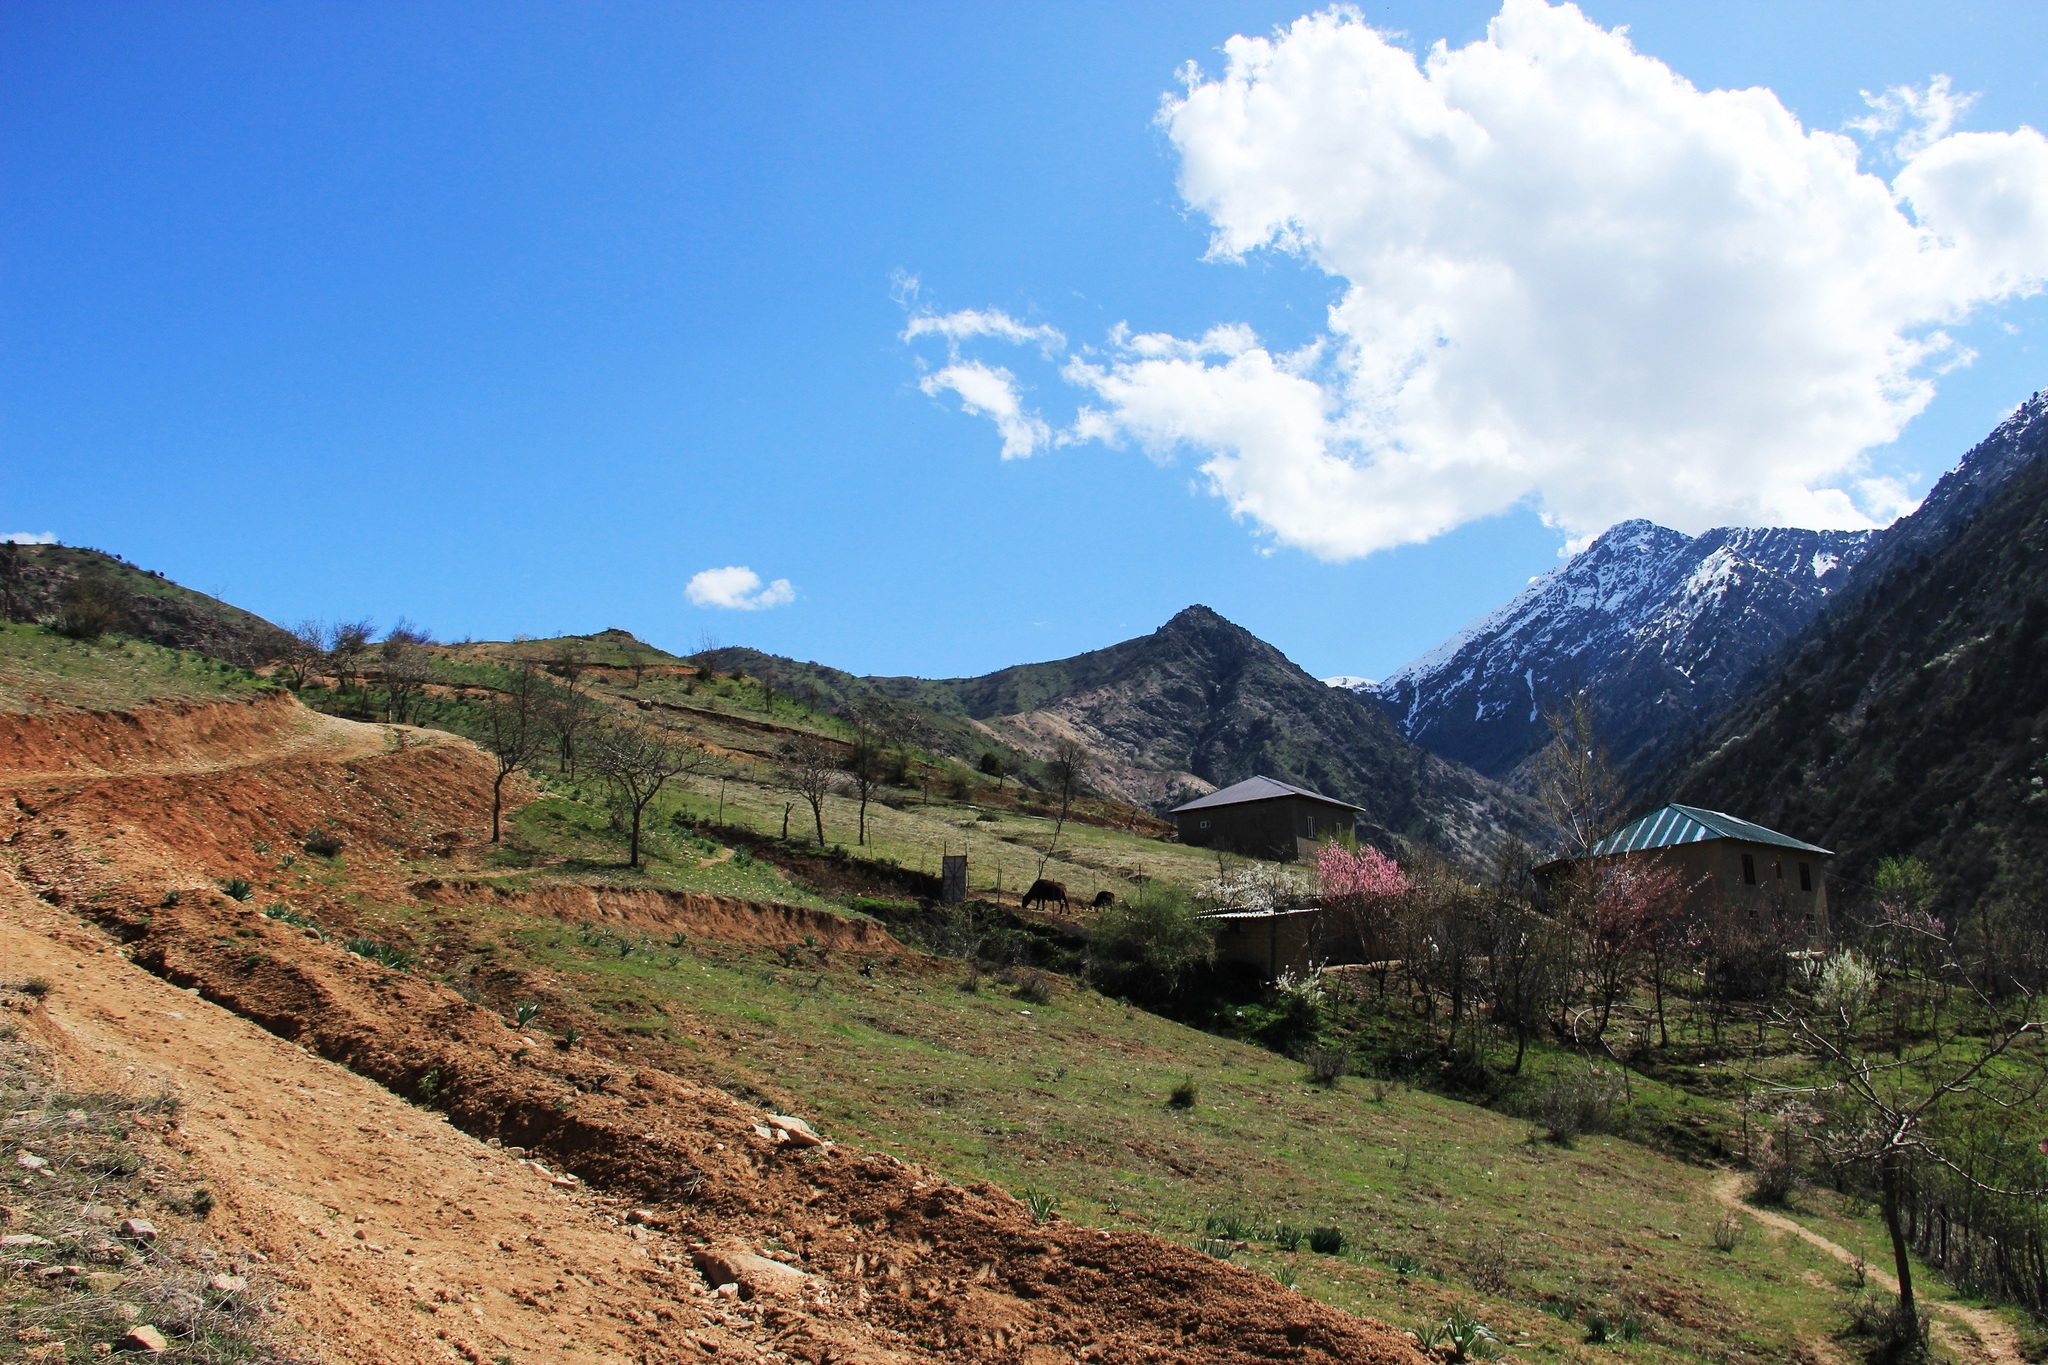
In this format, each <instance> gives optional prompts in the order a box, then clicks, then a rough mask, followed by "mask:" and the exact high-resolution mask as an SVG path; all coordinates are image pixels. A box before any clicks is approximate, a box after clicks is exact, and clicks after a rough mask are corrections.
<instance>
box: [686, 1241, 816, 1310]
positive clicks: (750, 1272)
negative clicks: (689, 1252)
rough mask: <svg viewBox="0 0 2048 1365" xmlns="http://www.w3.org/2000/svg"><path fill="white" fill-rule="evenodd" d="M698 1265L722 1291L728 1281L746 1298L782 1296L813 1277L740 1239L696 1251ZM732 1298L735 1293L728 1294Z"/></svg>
mask: <svg viewBox="0 0 2048 1365" xmlns="http://www.w3.org/2000/svg"><path fill="white" fill-rule="evenodd" d="M694 1259H695V1261H696V1264H697V1269H698V1270H699V1271H700V1272H702V1273H703V1276H704V1278H705V1279H706V1280H709V1281H710V1282H711V1283H712V1284H715V1285H717V1286H718V1292H719V1293H721V1294H724V1293H725V1287H726V1286H727V1285H734V1286H736V1288H735V1289H734V1291H733V1292H734V1293H735V1294H737V1295H739V1296H740V1297H742V1298H749V1299H751V1298H753V1297H754V1296H755V1295H757V1294H768V1295H771V1296H776V1297H780V1296H782V1295H787V1294H796V1293H799V1292H800V1291H801V1290H802V1288H803V1283H804V1281H805V1280H807V1279H809V1278H810V1277H809V1276H808V1275H806V1274H804V1272H803V1271H801V1270H798V1269H797V1268H796V1267H795V1266H788V1265H784V1264H783V1263H782V1262H780V1261H771V1260H769V1259H768V1258H767V1257H766V1256H762V1255H758V1254H756V1253H755V1252H753V1251H751V1250H749V1249H748V1248H746V1247H745V1246H743V1245H741V1244H740V1243H738V1242H730V1241H728V1242H720V1243H716V1244H714V1245H712V1246H709V1247H706V1248H704V1249H703V1250H701V1251H699V1252H697V1253H696V1256H695V1258H694ZM726 1297H728V1298H730V1297H732V1295H727V1296H726Z"/></svg>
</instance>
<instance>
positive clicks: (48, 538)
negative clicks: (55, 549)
mask: <svg viewBox="0 0 2048 1365" xmlns="http://www.w3.org/2000/svg"><path fill="white" fill-rule="evenodd" d="M56 543H57V533H56V532H55V531H0V544H6V545H55V544H56Z"/></svg>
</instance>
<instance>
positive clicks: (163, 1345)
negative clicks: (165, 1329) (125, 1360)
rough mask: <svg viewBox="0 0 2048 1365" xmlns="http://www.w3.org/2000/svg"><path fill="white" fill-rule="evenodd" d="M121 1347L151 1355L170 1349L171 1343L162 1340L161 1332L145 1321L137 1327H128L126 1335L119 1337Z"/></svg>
mask: <svg viewBox="0 0 2048 1365" xmlns="http://www.w3.org/2000/svg"><path fill="white" fill-rule="evenodd" d="M121 1349H122V1350H124V1351H147V1352H149V1353H150V1354H151V1355H162V1354H163V1353H164V1352H165V1351H168V1350H170V1349H171V1343H170V1342H168V1341H165V1340H164V1334H163V1333H162V1332H159V1331H157V1330H156V1328H154V1327H152V1326H150V1325H149V1324H148V1323H146V1322H145V1323H143V1324H142V1325H140V1326H139V1327H131V1328H129V1329H128V1335H127V1336H125V1337H122V1338H121Z"/></svg>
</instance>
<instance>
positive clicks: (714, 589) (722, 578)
mask: <svg viewBox="0 0 2048 1365" xmlns="http://www.w3.org/2000/svg"><path fill="white" fill-rule="evenodd" d="M683 595H684V596H685V597H688V598H689V599H690V601H691V603H692V604H694V605H696V606H700V607H719V608H722V609H724V610H726V611H760V610H762V609H763V608H766V607H779V606H783V605H784V604H786V603H789V602H794V601H795V600H796V587H795V586H794V585H793V584H792V583H791V582H790V581H789V580H788V579H787V578H778V579H776V580H775V581H774V582H773V583H763V582H762V581H761V575H759V574H757V573H755V572H754V571H753V570H752V569H750V568H748V567H747V566H746V565H744V564H729V565H727V566H726V567H725V568H722V569H704V570H702V571H700V572H698V573H695V574H692V575H691V576H690V582H689V586H687V587H685V588H684V589H683Z"/></svg>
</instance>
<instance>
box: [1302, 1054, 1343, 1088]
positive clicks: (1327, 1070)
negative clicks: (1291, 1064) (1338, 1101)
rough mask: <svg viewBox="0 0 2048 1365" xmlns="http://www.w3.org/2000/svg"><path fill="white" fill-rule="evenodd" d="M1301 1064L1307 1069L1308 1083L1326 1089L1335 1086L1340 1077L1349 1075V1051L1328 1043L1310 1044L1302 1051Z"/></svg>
mask: <svg viewBox="0 0 2048 1365" xmlns="http://www.w3.org/2000/svg"><path fill="white" fill-rule="evenodd" d="M1301 1063H1302V1065H1303V1066H1306V1067H1307V1068H1308V1078H1309V1080H1310V1081H1312V1082H1313V1083H1315V1084H1316V1085H1320V1086H1322V1087H1324V1088H1325V1089H1328V1088H1329V1087H1330V1086H1333V1085H1335V1084H1336V1083H1337V1081H1338V1079H1339V1078H1340V1077H1343V1076H1346V1075H1349V1074H1350V1072H1351V1049H1350V1048H1348V1047H1336V1046H1332V1045H1330V1044H1328V1043H1312V1044H1310V1045H1309V1046H1308V1047H1305V1048H1303V1049H1302V1052H1301Z"/></svg>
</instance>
